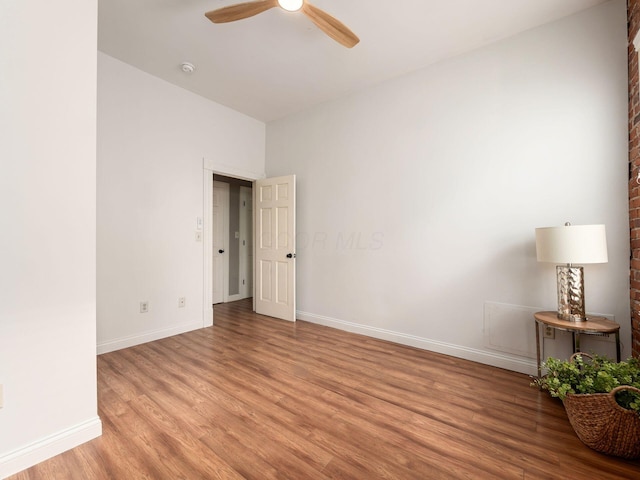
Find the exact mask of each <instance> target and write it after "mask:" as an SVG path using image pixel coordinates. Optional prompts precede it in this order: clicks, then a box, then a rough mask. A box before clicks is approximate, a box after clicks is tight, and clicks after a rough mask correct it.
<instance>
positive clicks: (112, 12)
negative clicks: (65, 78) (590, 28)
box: [98, 0, 606, 122]
mask: <svg viewBox="0 0 640 480" xmlns="http://www.w3.org/2000/svg"><path fill="white" fill-rule="evenodd" d="M605 1H606V0H453V1H452V0H396V1H392V0H315V1H313V2H311V3H313V4H314V5H315V6H316V7H319V8H321V9H323V10H325V11H326V12H327V13H329V14H331V15H333V16H334V17H336V18H337V19H339V20H340V21H341V22H343V23H344V24H346V25H347V26H348V27H349V28H350V29H351V30H352V31H353V32H354V33H355V34H356V35H358V36H359V37H360V43H359V44H358V45H356V46H355V47H354V48H352V49H347V48H345V47H343V46H341V45H340V44H338V43H336V42H335V41H333V40H331V39H330V38H329V37H327V36H326V35H324V34H323V33H322V32H321V31H320V30H319V29H318V28H317V27H315V26H314V25H313V24H312V23H311V21H310V20H309V19H307V18H306V17H305V16H304V15H303V14H302V13H289V12H285V11H284V10H282V9H280V8H273V9H271V10H268V11H266V12H264V13H261V14H259V15H257V16H255V17H251V18H248V19H244V20H240V21H238V22H233V23H227V24H213V23H211V22H210V21H209V20H207V18H205V16H204V13H205V12H207V11H209V10H214V9H216V8H220V7H223V6H227V5H232V4H235V3H240V2H237V1H234V0H99V1H98V5H99V15H98V48H99V49H100V50H101V51H102V52H104V53H106V54H108V55H111V56H113V57H115V58H118V59H120V60H122V61H124V62H126V63H129V64H131V65H133V66H135V67H137V68H139V69H141V70H144V71H146V72H148V73H150V74H152V75H155V76H157V77H160V78H162V79H164V80H166V81H168V82H170V83H173V84H175V85H179V86H181V87H183V88H185V89H187V90H190V91H192V92H195V93H197V94H199V95H202V96H203V97H206V98H209V99H211V100H213V101H215V102H218V103H220V104H223V105H226V106H228V107H231V108H233V109H234V110H237V111H240V112H243V113H245V114H247V115H249V116H251V117H254V118H256V119H259V120H262V121H265V122H268V121H270V120H274V119H277V118H280V117H283V116H285V115H288V114H290V113H294V112H296V111H300V110H303V109H305V108H308V107H310V106H312V105H315V104H318V103H321V102H324V101H327V100H330V99H332V98H336V97H339V96H343V95H347V94H349V93H350V92H353V91H356V90H358V89H361V88H363V87H366V86H369V85H373V84H375V83H378V82H381V81H383V80H386V79H389V78H393V77H397V76H399V75H402V74H405V73H408V72H411V71H414V70H417V69H419V68H422V67H425V66H427V65H430V64H433V63H435V62H438V61H440V60H442V59H445V58H448V57H452V56H454V55H458V54H460V53H463V52H467V51H469V50H472V49H475V48H478V47H480V46H482V45H486V44H488V43H491V42H494V41H496V40H499V39H502V38H505V37H508V36H511V35H514V34H516V33H519V32H522V31H525V30H528V29H531V28H533V27H536V26H538V25H542V24H544V23H548V22H550V21H553V20H556V19H559V18H561V17H564V16H567V15H571V14H573V13H576V12H578V11H580V10H584V9H587V8H590V7H592V6H594V5H597V4H600V3H604V2H605ZM185 61H187V62H191V63H193V64H194V65H195V66H196V71H195V72H194V73H193V74H191V75H186V74H184V73H183V72H182V70H181V68H180V64H181V63H183V62H185Z"/></svg>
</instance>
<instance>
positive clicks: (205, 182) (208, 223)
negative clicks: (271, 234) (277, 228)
mask: <svg viewBox="0 0 640 480" xmlns="http://www.w3.org/2000/svg"><path fill="white" fill-rule="evenodd" d="M202 164H203V165H202V195H203V197H202V203H203V205H202V213H203V222H202V223H203V225H202V247H203V252H202V253H203V257H202V260H203V268H202V270H203V272H202V273H203V289H204V291H203V295H202V297H203V303H202V326H203V327H210V326H212V325H213V322H214V318H213V225H212V223H213V221H212V215H213V175H214V174H215V175H223V176H225V177H232V178H238V179H240V180H247V181H249V182H252V183H253V184H254V185H255V182H256V180H259V179H260V178H265V175H264V173H263V174H260V175H258V174H255V173H252V172H237V171H232V170H225V169H219V168H215V167H213V166H212V165H211V162H210V161H207V159H206V158H203V159H202ZM254 215H255V212H254ZM252 222H253V219H252ZM253 248H254V255H255V248H256V246H255V240H254V242H253ZM252 290H253V291H255V282H253V285H252Z"/></svg>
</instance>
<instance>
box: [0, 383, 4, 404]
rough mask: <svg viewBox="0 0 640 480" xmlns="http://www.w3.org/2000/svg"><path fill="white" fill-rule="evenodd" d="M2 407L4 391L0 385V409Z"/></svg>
mask: <svg viewBox="0 0 640 480" xmlns="http://www.w3.org/2000/svg"><path fill="white" fill-rule="evenodd" d="M2 407H4V389H3V388H2V384H0V408H2Z"/></svg>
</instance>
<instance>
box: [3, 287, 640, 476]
mask: <svg viewBox="0 0 640 480" xmlns="http://www.w3.org/2000/svg"><path fill="white" fill-rule="evenodd" d="M250 306H251V303H250V299H249V300H246V301H240V302H235V303H231V304H225V305H216V307H215V325H214V326H213V327H210V328H206V329H201V330H197V331H193V332H189V333H186V334H183V335H178V336H175V337H171V338H165V339H162V340H158V341H155V342H151V343H148V344H145V345H139V346H136V347H132V348H128V349H124V350H120V351H117V352H112V353H108V354H105V355H101V356H99V357H98V400H99V415H100V417H101V419H102V421H103V435H102V437H101V438H99V439H96V440H93V441H91V442H88V443H86V444H84V445H81V446H80V447H77V448H75V449H73V450H71V451H69V452H65V453H63V454H62V455H58V456H57V457H54V458H53V459H50V460H48V461H46V462H43V463H41V464H39V465H37V466H35V467H33V468H30V469H28V470H26V471H24V472H21V473H19V474H17V475H15V476H13V477H11V480H34V479H54V480H59V479H72V480H75V479H82V480H85V479H91V480H93V479H96V480H102V479H105V480H106V479H116V480H120V479H125V480H129V479H154V480H156V479H160V480H163V479H167V480H168V479H171V480H173V479H180V478H184V479H189V480H191V479H241V478H244V479H256V480H264V479H282V478H291V479H318V480H324V479H425V478H429V479H458V478H465V479H475V478H478V479H484V478H500V479H543V478H549V479H566V478H598V479H630V478H639V477H640V462H638V461H627V460H622V459H618V458H614V457H608V456H605V455H601V454H598V453H597V452H594V451H592V450H590V449H589V448H587V447H586V446H584V445H583V444H582V443H581V442H580V441H579V439H578V438H577V437H576V435H575V433H574V432H573V430H572V429H571V426H570V425H569V422H568V420H567V417H566V414H565V412H564V408H563V406H562V404H561V402H559V401H558V400H556V399H552V398H551V397H550V396H549V395H548V394H547V393H545V392H540V391H538V390H537V389H535V388H532V387H530V386H529V383H530V381H529V378H528V377H527V376H525V375H521V374H518V373H514V372H509V371H506V370H502V369H498V368H493V367H488V366H486V365H481V364H477V363H473V362H468V361H465V360H461V359H458V358H453V357H449V356H446V355H440V354H436V353H432V352H427V351H424V350H419V349H416V348H411V347H406V346H402V345H397V344H394V343H392V342H386V341H382V340H377V339H373V338H368V337H364V336H361V335H355V334H351V333H348V332H343V331H339V330H335V329H331V328H328V327H324V326H319V325H314V324H311V323H307V322H302V321H298V322H296V323H289V322H284V321H279V320H275V319H272V318H268V317H264V316H260V315H256V314H254V313H252V312H251V311H250Z"/></svg>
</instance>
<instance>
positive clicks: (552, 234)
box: [536, 225, 608, 264]
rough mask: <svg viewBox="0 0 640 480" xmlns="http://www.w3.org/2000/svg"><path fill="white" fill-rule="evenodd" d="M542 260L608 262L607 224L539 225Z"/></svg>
mask: <svg viewBox="0 0 640 480" xmlns="http://www.w3.org/2000/svg"><path fill="white" fill-rule="evenodd" d="M536 253H537V257H538V261H539V262H549V263H575V264H580V263H583V264H584V263H607V261H608V257H607V234H606V232H605V228H604V225H567V226H563V227H544V228H536Z"/></svg>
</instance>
